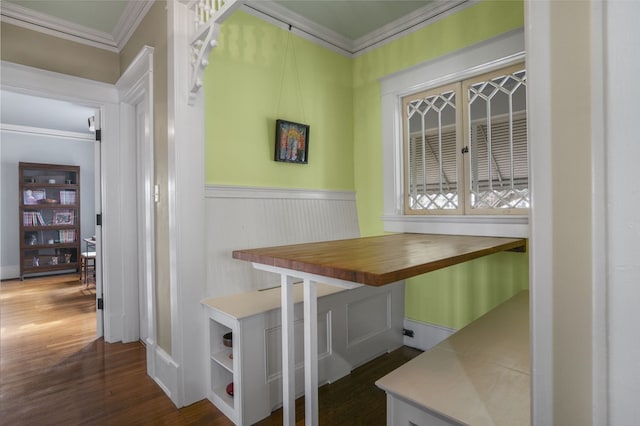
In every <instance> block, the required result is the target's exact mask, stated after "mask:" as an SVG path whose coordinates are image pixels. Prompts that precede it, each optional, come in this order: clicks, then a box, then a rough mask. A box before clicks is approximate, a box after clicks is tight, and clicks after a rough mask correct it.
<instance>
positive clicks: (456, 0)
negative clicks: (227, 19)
mask: <svg viewBox="0 0 640 426" xmlns="http://www.w3.org/2000/svg"><path fill="white" fill-rule="evenodd" d="M479 1H480V0H434V1H433V2H432V3H430V4H428V5H426V6H424V7H422V8H420V9H417V10H415V11H414V12H412V13H410V14H408V15H406V16H403V17H402V18H398V19H396V20H395V21H392V22H390V23H388V24H387V25H385V26H383V27H381V28H378V29H377V30H375V31H372V32H371V33H369V34H366V35H364V36H362V37H360V38H358V39H356V40H351V39H349V38H346V37H344V36H342V35H340V34H338V33H336V32H335V31H333V30H330V29H328V28H326V27H324V26H322V25H319V24H317V23H315V22H313V21H310V20H309V19H307V18H305V17H304V16H301V15H299V14H297V13H295V12H292V11H291V10H289V9H287V8H286V7H284V6H281V5H280V4H278V3H276V2H273V1H269V0H266V1H262V0H258V1H248V2H247V3H245V5H244V7H243V10H245V11H246V12H248V13H250V14H252V15H254V16H256V17H258V18H260V19H262V20H264V21H267V22H269V23H271V24H274V25H277V26H279V27H281V28H285V29H290V30H291V31H292V32H294V33H295V34H297V35H299V36H301V37H303V38H306V39H307V40H310V41H312V42H314V43H317V44H319V45H321V46H324V47H326V48H328V49H330V50H333V51H335V52H337V53H340V54H342V55H344V56H346V57H349V58H354V57H356V56H359V55H361V54H363V53H366V52H368V51H370V50H372V49H375V48H377V47H380V46H382V45H384V44H386V43H389V42H391V41H393V40H396V39H398V38H400V37H403V36H405V35H407V34H409V33H411V32H414V31H417V30H419V29H421V28H424V27H426V26H427V25H429V24H432V23H434V22H436V21H437V20H439V19H442V18H444V17H446V16H449V15H451V14H453V13H457V12H459V11H461V10H462V9H464V8H466V7H469V6H471V5H474V4H476V3H478V2H479ZM290 27H291V28H290Z"/></svg>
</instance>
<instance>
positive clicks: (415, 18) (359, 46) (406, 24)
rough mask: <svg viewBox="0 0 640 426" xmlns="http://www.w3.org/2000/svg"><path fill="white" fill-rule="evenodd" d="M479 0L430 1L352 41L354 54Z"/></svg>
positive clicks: (401, 35)
mask: <svg viewBox="0 0 640 426" xmlns="http://www.w3.org/2000/svg"><path fill="white" fill-rule="evenodd" d="M479 1H480V0H434V1H433V2H432V3H429V4H428V5H426V6H424V7H421V8H420V9H416V10H414V11H413V12H411V13H409V14H407V15H405V16H403V17H401V18H398V19H396V20H395V21H392V22H389V23H388V24H386V25H384V26H383V27H380V28H378V29H377V30H374V31H372V32H370V33H369V34H366V35H364V36H362V37H360V38H358V39H356V40H354V41H353V42H352V54H353V55H354V56H358V55H361V54H363V53H366V52H368V51H370V50H372V49H374V48H377V47H380V46H382V45H383V44H386V43H389V42H391V41H393V40H396V39H398V38H401V37H403V36H405V35H407V34H409V33H412V32H414V31H417V30H419V29H421V28H424V27H426V26H427V25H429V24H432V23H434V22H436V21H438V20H439V19H442V18H445V17H447V16H449V15H452V14H454V13H457V12H459V11H461V10H462V9H465V8H467V7H469V6H472V5H474V4H476V3H478V2H479Z"/></svg>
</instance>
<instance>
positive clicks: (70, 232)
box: [58, 229, 76, 243]
mask: <svg viewBox="0 0 640 426" xmlns="http://www.w3.org/2000/svg"><path fill="white" fill-rule="evenodd" d="M58 240H59V241H60V242H61V243H74V242H75V241H76V230H75V229H61V230H59V231H58Z"/></svg>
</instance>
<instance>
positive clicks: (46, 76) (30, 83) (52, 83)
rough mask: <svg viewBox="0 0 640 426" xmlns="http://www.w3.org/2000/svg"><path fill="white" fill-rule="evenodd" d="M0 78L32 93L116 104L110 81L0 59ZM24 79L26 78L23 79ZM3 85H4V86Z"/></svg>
mask: <svg viewBox="0 0 640 426" xmlns="http://www.w3.org/2000/svg"><path fill="white" fill-rule="evenodd" d="M0 68H1V69H2V73H0V81H1V83H2V85H3V86H6V87H12V90H14V91H16V92H19V93H24V94H28V95H34V96H45V97H49V98H52V97H53V98H56V99H60V100H65V101H70V102H76V103H80V104H83V105H86V104H87V102H93V104H94V105H93V106H97V105H99V104H100V103H101V102H108V103H113V104H116V103H117V102H118V92H117V91H116V90H115V87H114V86H113V85H112V84H107V83H101V82H99V81H94V80H88V79H85V78H80V77H72V76H69V75H66V74H60V73H56V72H52V71H45V70H41V69H38V68H32V67H28V66H25V65H20V64H14V63H13V62H7V61H1V62H0ZM25 79H26V80H25ZM6 87H5V88H6Z"/></svg>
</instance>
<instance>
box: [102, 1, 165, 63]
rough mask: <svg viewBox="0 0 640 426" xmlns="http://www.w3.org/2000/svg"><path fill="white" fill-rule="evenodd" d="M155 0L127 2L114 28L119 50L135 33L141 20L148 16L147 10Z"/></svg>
mask: <svg viewBox="0 0 640 426" xmlns="http://www.w3.org/2000/svg"><path fill="white" fill-rule="evenodd" d="M154 2H155V0H136V1H129V2H127V6H126V7H125V8H124V11H123V12H122V15H120V19H118V22H117V23H116V26H115V27H114V28H113V31H112V33H111V34H112V36H113V39H114V40H115V42H116V46H117V47H118V52H119V51H121V50H122V49H123V48H124V46H125V45H126V44H127V42H128V41H129V39H130V38H131V36H132V35H133V33H134V32H135V31H136V29H137V28H138V25H140V22H142V20H143V19H144V17H145V16H147V12H149V9H151V6H153V3H154Z"/></svg>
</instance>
